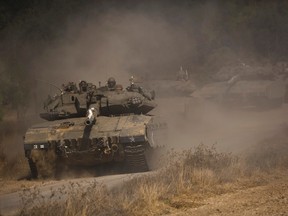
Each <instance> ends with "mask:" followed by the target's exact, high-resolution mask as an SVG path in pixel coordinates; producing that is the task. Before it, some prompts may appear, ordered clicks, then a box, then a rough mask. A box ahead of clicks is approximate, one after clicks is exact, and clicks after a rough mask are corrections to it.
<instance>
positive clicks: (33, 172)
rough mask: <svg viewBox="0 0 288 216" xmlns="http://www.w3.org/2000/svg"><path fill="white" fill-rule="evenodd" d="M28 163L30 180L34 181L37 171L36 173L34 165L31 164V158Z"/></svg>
mask: <svg viewBox="0 0 288 216" xmlns="http://www.w3.org/2000/svg"><path fill="white" fill-rule="evenodd" d="M28 163H29V167H30V171H31V178H32V179H36V178H37V177H38V171H37V167H36V164H35V163H34V162H33V160H32V159H31V158H29V159H28Z"/></svg>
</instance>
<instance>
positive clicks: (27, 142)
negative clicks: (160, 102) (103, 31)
mask: <svg viewBox="0 0 288 216" xmlns="http://www.w3.org/2000/svg"><path fill="white" fill-rule="evenodd" d="M108 81H109V80H108ZM154 97H155V94H154V92H148V91H145V90H144V89H143V88H142V87H140V86H136V85H135V84H134V83H131V85H130V86H128V87H127V88H126V89H123V87H122V85H116V82H115V84H114V85H109V82H108V84H107V85H106V86H102V87H101V86H98V88H97V87H96V85H94V84H92V83H87V82H85V81H81V82H80V83H79V87H77V85H76V84H75V83H73V82H69V83H68V84H66V85H63V86H62V88H61V89H60V91H59V93H58V94H56V95H55V96H54V97H50V96H48V98H47V100H46V101H45V103H44V110H45V112H43V113H41V114H40V117H41V118H43V119H44V120H46V121H45V122H42V123H39V124H36V125H33V126H32V127H30V128H29V129H28V130H27V132H26V134H25V137H24V151H25V156H26V157H27V159H28V163H29V166H30V170H31V176H32V178H37V177H38V176H41V177H43V178H46V177H53V176H55V172H56V170H57V168H59V167H61V166H62V165H68V166H98V165H100V164H105V163H119V164H122V165H123V166H124V167H125V169H126V170H127V171H129V172H142V171H148V170H149V166H148V163H147V159H146V158H147V153H148V152H151V150H152V151H153V149H155V148H158V147H162V146H163V144H164V142H160V141H163V139H164V138H165V137H166V135H165V131H166V130H165V129H166V124H165V123H163V122H160V121H158V120H157V119H158V118H157V117H155V116H152V115H149V114H148V113H149V112H150V111H151V110H153V109H154V108H155V107H156V103H155V101H154Z"/></svg>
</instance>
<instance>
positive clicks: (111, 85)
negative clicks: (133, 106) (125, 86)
mask: <svg viewBox="0 0 288 216" xmlns="http://www.w3.org/2000/svg"><path fill="white" fill-rule="evenodd" d="M107 85H108V88H111V89H113V88H115V86H116V80H115V79H114V78H113V77H110V78H109V79H108V81H107Z"/></svg>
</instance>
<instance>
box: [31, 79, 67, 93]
mask: <svg viewBox="0 0 288 216" xmlns="http://www.w3.org/2000/svg"><path fill="white" fill-rule="evenodd" d="M35 80H36V81H39V82H42V83H46V84H48V85H50V86H53V87H55V88H56V89H58V90H59V91H60V92H61V94H63V90H62V89H61V88H59V87H58V86H56V85H54V84H52V83H49V82H47V81H45V80H41V79H35Z"/></svg>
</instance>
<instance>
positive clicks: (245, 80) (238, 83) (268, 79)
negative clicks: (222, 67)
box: [191, 64, 285, 109]
mask: <svg viewBox="0 0 288 216" xmlns="http://www.w3.org/2000/svg"><path fill="white" fill-rule="evenodd" d="M232 72H233V70H231V74H232V75H231V74H229V73H223V74H219V75H218V74H217V75H218V77H220V75H221V76H222V77H223V75H225V76H226V77H224V78H222V77H220V78H221V79H218V80H217V81H214V82H211V83H208V84H206V85H204V86H203V87H202V88H199V89H198V90H196V91H194V92H193V93H192V94H191V97H192V98H194V99H205V100H209V101H213V102H216V103H217V104H220V105H224V106H229V107H236V108H248V109H250V108H252V109H267V108H275V107H279V106H281V105H282V104H283V103H284V97H285V83H284V82H283V80H280V79H277V77H275V76H274V75H273V74H272V73H271V72H270V71H268V72H266V71H265V70H263V69H262V68H260V69H259V68H254V67H250V66H247V65H245V64H243V66H241V67H240V70H239V71H237V70H235V73H234V74H233V73H232Z"/></svg>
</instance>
